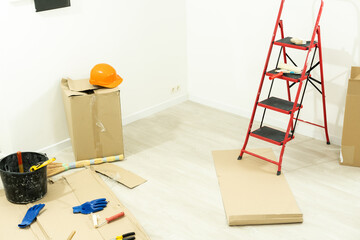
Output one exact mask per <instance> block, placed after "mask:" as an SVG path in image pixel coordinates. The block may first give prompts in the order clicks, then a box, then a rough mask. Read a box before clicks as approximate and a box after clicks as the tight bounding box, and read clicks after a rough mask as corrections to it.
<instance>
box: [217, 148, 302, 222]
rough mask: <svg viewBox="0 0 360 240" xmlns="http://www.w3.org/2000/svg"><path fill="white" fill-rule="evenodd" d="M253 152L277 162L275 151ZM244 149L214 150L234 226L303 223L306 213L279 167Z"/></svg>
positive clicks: (226, 203) (228, 210) (224, 202)
mask: <svg viewBox="0 0 360 240" xmlns="http://www.w3.org/2000/svg"><path fill="white" fill-rule="evenodd" d="M252 152H254V153H257V154H259V155H261V156H265V157H267V158H270V159H273V160H275V155H274V153H273V152H272V150H271V149H257V150H253V151H252ZM239 153H240V150H223V151H213V152H212V155H213V159H214V162H215V168H216V173H217V176H218V181H219V185H220V190H221V195H222V199H223V204H224V208H225V212H226V216H227V220H228V224H229V225H230V226H233V225H255V224H275V223H301V222H302V221H303V218H302V216H303V215H302V213H301V211H300V209H299V207H298V206H297V204H296V201H295V198H294V196H293V194H292V192H291V190H290V188H289V185H288V183H287V181H286V179H285V177H284V174H283V173H282V174H281V175H280V176H277V175H276V172H277V166H276V165H274V164H272V163H269V162H266V161H264V160H261V159H258V158H256V157H253V156H250V155H247V154H244V155H243V158H242V160H237V158H238V156H239Z"/></svg>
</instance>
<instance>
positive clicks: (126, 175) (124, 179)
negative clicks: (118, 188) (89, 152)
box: [91, 163, 146, 188]
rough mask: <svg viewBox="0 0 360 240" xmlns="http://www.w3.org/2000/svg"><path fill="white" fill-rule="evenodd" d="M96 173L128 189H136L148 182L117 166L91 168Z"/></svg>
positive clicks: (101, 165) (104, 165)
mask: <svg viewBox="0 0 360 240" xmlns="http://www.w3.org/2000/svg"><path fill="white" fill-rule="evenodd" d="M91 168H92V169H94V170H95V171H96V172H98V173H101V174H103V175H105V176H108V177H109V178H111V179H114V180H115V181H117V182H119V183H121V184H123V185H125V186H126V187H128V188H134V187H136V186H139V185H140V184H143V183H144V182H146V180H145V179H143V178H142V177H140V176H138V175H136V174H134V173H132V172H130V171H128V170H126V169H123V168H121V167H119V166H117V165H115V164H111V163H104V164H100V165H93V166H91Z"/></svg>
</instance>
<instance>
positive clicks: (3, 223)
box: [0, 169, 150, 240]
mask: <svg viewBox="0 0 360 240" xmlns="http://www.w3.org/2000/svg"><path fill="white" fill-rule="evenodd" d="M90 189H91V190H90ZM103 197H105V198H106V199H107V200H108V201H109V203H108V205H107V207H106V208H104V210H102V211H100V212H97V213H96V214H97V215H100V217H101V219H100V220H99V223H102V222H103V221H104V220H105V218H107V217H110V216H113V215H115V214H117V213H119V212H122V211H124V212H125V216H124V217H122V218H119V219H117V220H114V221H112V222H111V223H109V224H106V225H104V226H102V227H100V228H94V225H93V221H92V217H91V215H90V214H88V215H84V214H73V212H72V207H73V206H77V205H80V204H82V203H84V202H86V201H90V200H93V199H97V198H103ZM38 203H44V204H45V207H44V209H43V210H42V211H41V212H40V214H39V215H38V217H37V220H36V221H35V222H33V223H32V224H31V225H30V227H29V228H26V229H20V228H19V227H18V226H17V225H18V224H19V223H20V222H21V220H22V219H23V217H24V216H25V214H26V212H27V209H28V208H30V207H31V206H32V205H34V204H38ZM0 211H1V215H0V239H9V236H11V239H28V240H33V239H34V240H35V239H36V240H39V239H41V240H43V239H44V240H45V239H54V240H57V239H58V240H64V239H67V237H68V236H69V235H70V233H71V232H72V231H73V230H75V231H76V233H75V235H74V238H73V239H88V240H99V239H106V240H107V239H112V238H115V237H116V236H119V235H121V234H123V233H126V232H135V233H136V239H140V240H149V239H150V238H149V237H148V236H147V235H146V233H145V232H144V230H143V228H142V227H141V226H140V224H139V223H138V222H137V221H136V219H135V217H134V216H133V215H132V214H131V212H130V211H129V210H128V209H127V208H126V207H125V206H124V205H122V204H121V202H120V201H119V200H118V199H117V198H116V196H115V195H114V193H113V192H112V191H111V190H110V189H109V187H108V186H107V185H106V184H105V183H104V182H103V181H102V180H101V178H100V177H99V176H97V174H96V173H95V172H94V171H92V170H90V169H87V170H82V171H78V172H76V173H73V174H71V175H67V176H64V177H63V178H61V179H60V180H58V181H56V182H55V183H53V184H49V186H48V193H47V194H46V196H45V197H44V198H43V199H42V200H40V201H38V202H35V203H32V204H27V205H18V204H12V203H10V202H8V201H7V200H6V197H5V193H4V190H0Z"/></svg>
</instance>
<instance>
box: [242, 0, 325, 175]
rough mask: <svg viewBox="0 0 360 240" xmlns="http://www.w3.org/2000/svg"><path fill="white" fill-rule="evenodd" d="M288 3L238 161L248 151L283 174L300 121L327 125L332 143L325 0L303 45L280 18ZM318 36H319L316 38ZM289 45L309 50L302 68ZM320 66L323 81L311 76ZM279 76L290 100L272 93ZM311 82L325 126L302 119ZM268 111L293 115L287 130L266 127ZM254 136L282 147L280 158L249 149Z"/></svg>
mask: <svg viewBox="0 0 360 240" xmlns="http://www.w3.org/2000/svg"><path fill="white" fill-rule="evenodd" d="M284 2H285V0H281V5H280V9H279V13H278V16H277V19H276V24H275V29H274V32H273V35H272V39H271V43H270V48H269V51H268V55H267V58H266V62H265V67H264V70H263V72H262V77H261V81H260V85H259V89H258V92H257V95H256V100H255V104H254V108H253V111H252V114H251V118H250V123H249V127H248V130H247V133H246V137H245V141H244V145H243V147H242V149H241V151H240V154H239V157H238V160H241V159H242V156H243V155H244V153H246V154H249V155H252V156H254V157H257V158H260V159H262V160H265V161H268V162H270V163H273V164H275V165H277V166H278V170H277V175H280V174H281V164H282V160H283V155H284V151H285V146H286V144H287V143H288V142H289V141H291V140H292V139H293V138H294V133H295V128H296V124H297V122H298V121H300V122H304V123H308V124H311V125H314V126H317V127H321V128H323V129H324V130H325V136H326V142H327V144H330V140H329V134H328V127H327V120H326V106H325V87H324V74H323V72H324V71H323V59H322V46H321V37H320V25H319V22H320V16H321V13H322V9H323V5H324V1H323V0H321V4H320V9H319V12H318V15H317V18H316V22H315V26H314V29H313V32H312V36H311V40H310V41H307V42H305V43H303V44H299V43H300V41H297V40H296V39H295V40H294V39H292V38H291V37H286V38H285V37H284V27H283V21H282V20H281V19H280V18H281V13H282V10H283V6H284ZM278 28H280V33H281V39H279V40H276V41H275V37H276V34H277V31H278ZM315 37H317V40H316V41H315ZM274 45H275V46H280V52H279V55H278V58H277V62H276V67H275V69H273V70H270V71H269V70H268V65H269V60H270V56H271V53H272V50H273V46H274ZM289 48H291V49H297V50H303V51H306V58H305V62H304V65H301V66H300V68H297V65H296V63H295V62H294V60H293V59H291V58H290V56H289V54H288V52H286V50H287V49H289ZM312 50H313V53H312V58H311V57H310V58H309V56H310V55H311V52H312ZM317 51H318V57H319V61H318V62H317V63H314V59H315V56H316V53H317ZM281 55H283V61H284V64H283V65H281V64H279V60H280V57H281ZM310 59H311V63H310V65H309V68H308V62H310ZM287 60H290V62H291V63H292V64H293V65H294V66H292V67H290V68H289V65H288V64H287ZM281 66H283V67H285V69H284V70H285V71H281V70H282V69H281ZM317 67H319V68H320V78H321V79H320V80H318V79H315V78H314V77H313V76H312V75H311V73H312V71H313V70H314V69H315V68H317ZM299 69H300V71H299ZM279 70H280V71H279ZM289 71H290V72H289ZM265 76H268V77H269V78H270V80H272V81H271V84H270V88H269V92H268V94H267V98H266V99H264V100H261V101H260V96H261V92H262V88H263V84H264V79H265ZM275 79H281V80H284V81H285V83H286V94H285V95H287V100H285V99H283V98H278V97H275V96H271V91H272V89H273V85H274V82H275ZM304 82H305V86H304V89H303V90H302V86H303V83H304ZM308 83H310V84H311V85H312V86H313V87H314V88H315V90H317V91H318V92H319V93H320V94H321V96H322V108H323V118H324V125H319V124H315V123H312V122H308V121H305V120H302V119H300V118H299V114H300V110H301V108H302V107H303V106H302V103H303V100H304V96H305V90H306V88H307V86H308ZM295 85H297V86H298V87H297V90H296V96H295V98H294V99H293V100H292V99H291V94H290V88H291V87H293V86H295ZM301 91H302V93H301ZM300 95H301V97H300ZM285 98H286V97H285ZM258 107H262V108H263V109H264V110H263V114H262V119H261V123H260V127H259V128H258V129H256V130H252V127H253V123H254V119H255V114H256V110H257V108H258ZM266 110H269V111H276V112H279V113H282V114H286V115H288V116H289V122H288V123H286V124H284V125H285V129H284V130H283V131H280V130H277V129H274V128H271V127H268V126H264V119H265V113H266ZM250 137H254V138H257V139H260V140H262V141H266V142H269V143H272V144H275V145H278V146H281V151H280V156H279V160H278V161H273V160H271V159H269V158H266V157H264V156H260V155H259V154H256V153H254V152H252V151H249V150H246V146H247V144H248V141H249V138H250Z"/></svg>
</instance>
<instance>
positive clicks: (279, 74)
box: [269, 72, 284, 80]
mask: <svg viewBox="0 0 360 240" xmlns="http://www.w3.org/2000/svg"><path fill="white" fill-rule="evenodd" d="M283 74H284V73H283V72H279V73H277V74H275V75H272V76H270V77H269V79H270V80H273V79H274V78H277V77H281V76H282V75H283Z"/></svg>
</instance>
